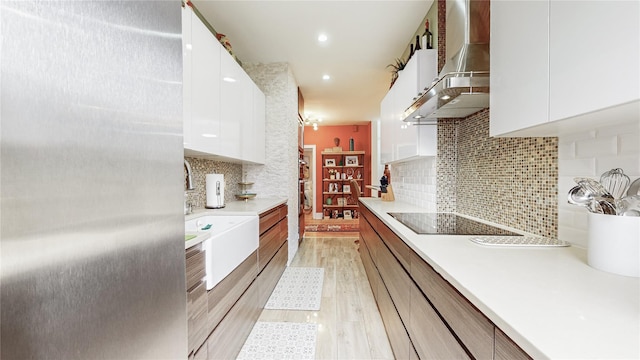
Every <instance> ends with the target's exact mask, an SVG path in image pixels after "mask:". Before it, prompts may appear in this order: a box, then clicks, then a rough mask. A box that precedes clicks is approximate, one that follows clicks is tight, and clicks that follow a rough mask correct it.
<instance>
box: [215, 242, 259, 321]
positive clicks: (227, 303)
mask: <svg viewBox="0 0 640 360" xmlns="http://www.w3.org/2000/svg"><path fill="white" fill-rule="evenodd" d="M256 275H258V252H257V251H254V252H253V254H251V255H250V256H249V257H248V258H246V259H245V260H244V261H243V262H242V263H241V264H240V265H238V267H237V268H235V270H233V271H232V272H231V274H229V275H227V277H225V278H224V279H222V281H220V282H219V283H218V284H217V285H216V286H215V287H214V288H213V289H211V290H209V293H208V295H207V298H208V303H209V332H211V331H212V330H213V329H215V327H216V326H218V324H219V323H220V321H222V319H223V318H224V317H225V315H227V313H228V312H229V310H231V308H232V307H233V305H234V304H235V303H236V301H238V299H239V298H240V296H242V294H243V293H244V292H245V290H247V288H248V287H249V285H251V283H252V282H253V280H254V279H255V278H256Z"/></svg>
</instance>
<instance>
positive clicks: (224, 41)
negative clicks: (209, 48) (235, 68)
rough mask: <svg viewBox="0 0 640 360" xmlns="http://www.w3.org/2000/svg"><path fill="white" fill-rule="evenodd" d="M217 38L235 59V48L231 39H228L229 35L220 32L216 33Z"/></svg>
mask: <svg viewBox="0 0 640 360" xmlns="http://www.w3.org/2000/svg"><path fill="white" fill-rule="evenodd" d="M216 38H218V41H220V44H222V46H224V48H225V49H227V51H228V52H229V54H230V55H231V56H233V58H234V59H235V57H236V56H235V55H234V54H233V49H232V48H231V43H230V42H229V39H227V35H225V34H221V33H218V34H216Z"/></svg>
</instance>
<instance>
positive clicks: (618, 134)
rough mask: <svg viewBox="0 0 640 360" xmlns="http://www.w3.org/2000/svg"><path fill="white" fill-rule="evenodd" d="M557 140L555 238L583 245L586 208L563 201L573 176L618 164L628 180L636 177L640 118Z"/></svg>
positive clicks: (597, 174) (639, 162)
mask: <svg viewBox="0 0 640 360" xmlns="http://www.w3.org/2000/svg"><path fill="white" fill-rule="evenodd" d="M603 123H605V121H604V120H603ZM558 140H559V142H558V238H559V239H561V240H566V241H569V242H571V243H573V244H575V245H578V246H582V247H586V246H587V230H586V229H587V210H586V209H585V208H581V207H577V206H573V205H569V204H568V203H567V193H568V191H569V189H571V188H572V187H573V186H575V182H574V181H573V178H574V177H578V176H581V177H590V178H594V179H599V178H600V175H601V174H602V173H603V172H605V171H608V170H610V169H613V168H622V169H623V170H624V172H625V174H627V175H628V176H629V177H630V178H631V181H633V180H635V179H637V178H638V177H640V121H639V122H638V124H628V125H617V126H603V127H602V128H599V129H596V130H591V131H581V132H575V133H573V134H569V135H563V136H560V137H559V138H558Z"/></svg>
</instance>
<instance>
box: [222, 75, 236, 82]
mask: <svg viewBox="0 0 640 360" xmlns="http://www.w3.org/2000/svg"><path fill="white" fill-rule="evenodd" d="M222 80H224V81H226V82H230V83H233V82H236V79H234V78H232V77H228V76H225V77H223V78H222Z"/></svg>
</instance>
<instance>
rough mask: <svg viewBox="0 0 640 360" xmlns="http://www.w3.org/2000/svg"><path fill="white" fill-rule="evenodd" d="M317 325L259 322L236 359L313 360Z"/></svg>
mask: <svg viewBox="0 0 640 360" xmlns="http://www.w3.org/2000/svg"><path fill="white" fill-rule="evenodd" d="M317 332H318V324H312V323H288V322H264V321H258V322H257V323H256V324H255V325H254V327H253V329H252V330H251V334H249V337H248V338H247V341H246V342H245V343H244V346H242V350H240V354H238V357H237V358H236V359H237V360H280V359H291V360H307V359H308V360H313V359H315V357H316V335H317Z"/></svg>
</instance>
